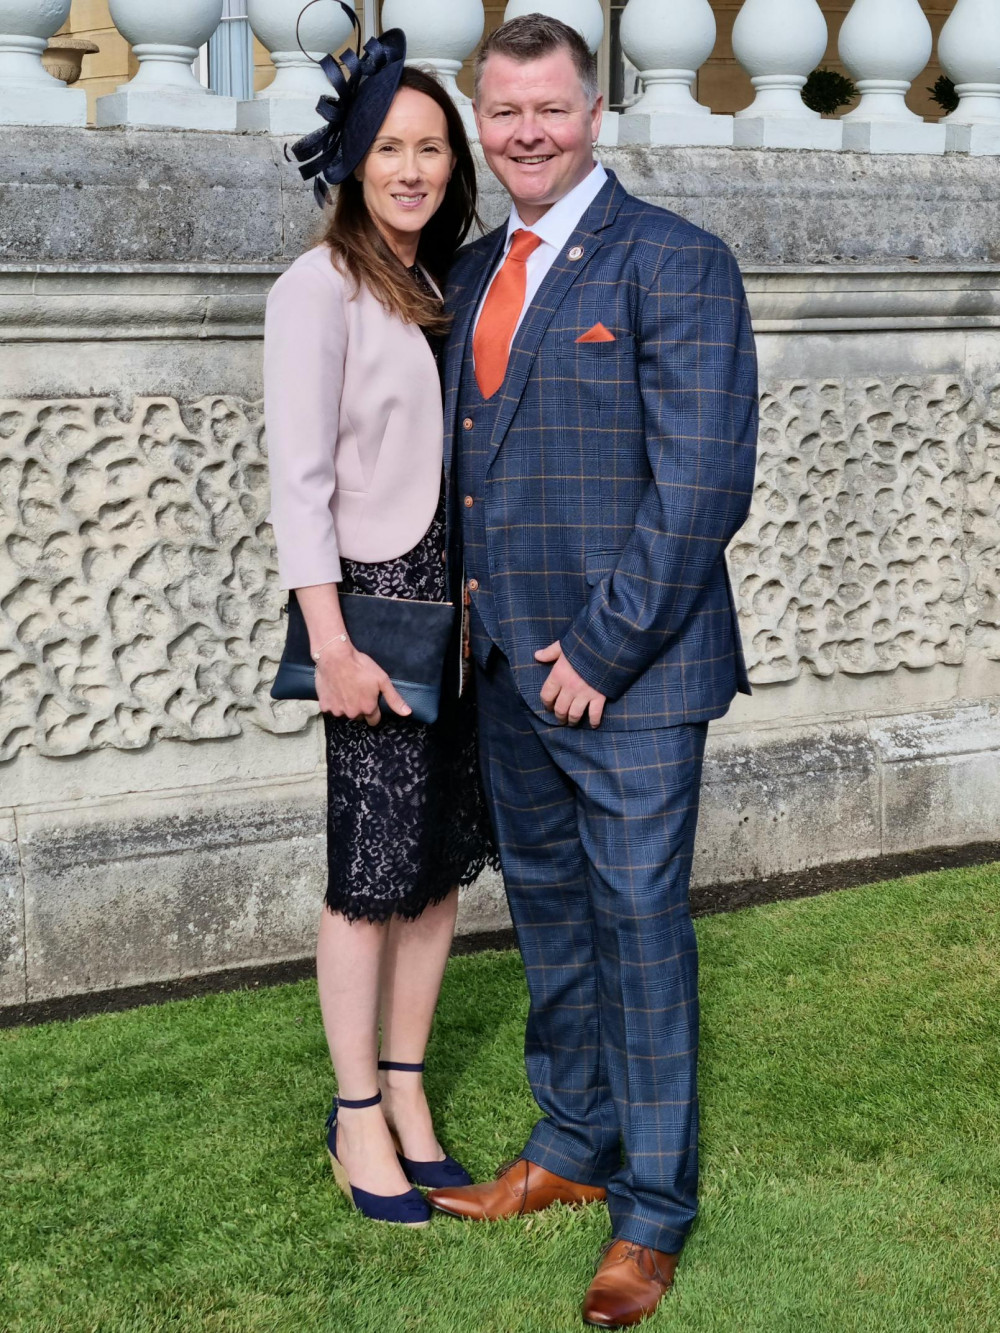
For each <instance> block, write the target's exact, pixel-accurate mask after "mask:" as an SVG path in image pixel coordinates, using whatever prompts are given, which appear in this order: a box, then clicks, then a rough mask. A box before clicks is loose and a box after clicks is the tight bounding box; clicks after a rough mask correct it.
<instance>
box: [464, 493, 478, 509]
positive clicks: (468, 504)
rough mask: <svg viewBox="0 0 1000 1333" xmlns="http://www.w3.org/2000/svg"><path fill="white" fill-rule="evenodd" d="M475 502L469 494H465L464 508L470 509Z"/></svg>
mask: <svg viewBox="0 0 1000 1333" xmlns="http://www.w3.org/2000/svg"><path fill="white" fill-rule="evenodd" d="M475 503H476V502H475V500H473V498H472V496H471V495H467V496H466V497H465V507H466V509H471V508H472V506H473V505H474V504H475Z"/></svg>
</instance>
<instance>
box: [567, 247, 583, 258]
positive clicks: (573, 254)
mask: <svg viewBox="0 0 1000 1333" xmlns="http://www.w3.org/2000/svg"><path fill="white" fill-rule="evenodd" d="M566 258H567V259H572V260H574V261H576V260H577V259H582V258H583V246H582V245H574V246H573V249H572V250H570V252H569V254H568V255H567V256H566Z"/></svg>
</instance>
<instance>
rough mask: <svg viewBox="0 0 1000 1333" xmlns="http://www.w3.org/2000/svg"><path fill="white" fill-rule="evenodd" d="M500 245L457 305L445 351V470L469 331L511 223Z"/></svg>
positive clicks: (498, 237)
mask: <svg viewBox="0 0 1000 1333" xmlns="http://www.w3.org/2000/svg"><path fill="white" fill-rule="evenodd" d="M494 239H495V242H496V244H495V245H494V246H493V247H492V248H491V249H490V250H489V251H487V253H486V256H485V258H484V259H483V261H482V264H481V266H480V268H479V269H478V271H477V272H476V273H475V274H474V275H473V276H472V279H471V281H470V282H469V283H468V285H467V286H466V287H465V288H464V289H463V290H462V293H461V295H460V296H459V299H458V301H457V302H455V303H454V304H453V310H452V313H453V316H454V318H453V322H452V326H451V333H450V334H449V335H448V343H447V346H446V348H445V354H444V385H445V415H444V465H445V471H446V472H450V471H451V462H452V458H453V456H454V443H455V430H456V423H457V418H458V396H459V390H460V388H461V383H462V366H463V363H464V361H465V349H466V344H467V343H468V339H469V330H470V329H471V327H472V321H473V319H474V318H475V314H476V311H477V310H478V309H479V302H480V301H481V300H482V296H483V289H484V288H485V286H486V283H487V281H488V279H489V277H490V274H491V273H492V272H493V269H494V268H495V267H496V263H497V260H498V259H499V257H500V252H501V250H502V249H503V247H504V245H505V244H506V241H507V224H506V222H505V223H504V224H503V226H502V227H498V228H497V230H496V232H495V233H494Z"/></svg>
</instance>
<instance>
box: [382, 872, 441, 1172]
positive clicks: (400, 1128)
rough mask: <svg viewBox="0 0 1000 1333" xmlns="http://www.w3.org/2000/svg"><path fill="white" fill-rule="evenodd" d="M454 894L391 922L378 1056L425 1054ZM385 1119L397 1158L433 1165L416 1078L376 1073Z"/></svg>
mask: <svg viewBox="0 0 1000 1333" xmlns="http://www.w3.org/2000/svg"><path fill="white" fill-rule="evenodd" d="M457 912H458V890H457V889H455V891H454V892H453V893H450V894H449V895H448V897H447V898H445V899H444V901H443V902H440V903H436V904H434V905H433V906H431V907H428V908H426V909H425V910H424V911H423V912H422V913H421V915H420V916H419V917H417V919H416V920H415V921H401V920H399V919H398V918H394V919H393V921H392V924H391V925H390V927H389V940H388V945H387V947H386V952H385V962H384V966H383V971H382V1058H383V1059H384V1060H399V1061H401V1062H402V1063H404V1064H419V1063H420V1062H421V1061H422V1060H423V1058H424V1052H425V1051H426V1050H427V1040H428V1038H429V1037H430V1033H431V1024H432V1023H433V1021H434V1010H435V1009H436V1007H437V1002H438V995H439V993H440V991H441V979H442V977H443V976H444V968H445V963H446V962H447V961H448V953H449V951H450V949H451V941H452V937H453V936H454V934H455V917H456V915H457ZM379 1079H380V1081H381V1085H382V1091H383V1095H384V1103H383V1104H384V1106H385V1112H386V1119H387V1120H388V1121H389V1124H391V1125H392V1126H393V1127H394V1128H395V1129H396V1131H397V1132H398V1134H399V1137H400V1141H401V1143H402V1146H403V1155H404V1156H405V1157H409V1158H410V1159H411V1161H415V1162H436V1161H440V1160H441V1159H442V1158H443V1157H444V1153H443V1152H442V1150H441V1147H440V1145H439V1143H438V1141H437V1138H436V1137H435V1134H434V1125H433V1122H432V1120H431V1113H430V1110H429V1108H428V1106H427V1101H426V1098H425V1097H424V1086H423V1079H422V1078H421V1076H420V1075H419V1074H408V1073H398V1072H395V1071H393V1070H382V1071H381V1072H380V1073H379Z"/></svg>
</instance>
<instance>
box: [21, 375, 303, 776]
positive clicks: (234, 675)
mask: <svg viewBox="0 0 1000 1333" xmlns="http://www.w3.org/2000/svg"><path fill="white" fill-rule="evenodd" d="M262 431H263V424H262V412H261V407H260V404H256V403H246V402H241V401H238V400H237V399H234V398H221V397H220V398H205V399H202V400H201V401H199V402H196V403H190V404H186V405H179V404H178V403H177V402H175V401H173V400H171V399H136V400H135V401H134V403H133V406H132V409H131V412H130V413H129V414H127V415H126V414H121V413H120V412H119V410H118V409H117V407H116V405H115V403H114V402H113V401H112V400H110V399H104V398H91V399H72V400H64V401H55V402H44V401H31V400H25V401H0V757H2V758H9V757H10V756H12V755H13V754H15V753H16V752H17V751H18V750H20V749H21V748H23V747H25V746H34V747H35V748H36V749H37V750H38V751H39V752H40V753H42V754H47V755H67V754H75V753H78V752H80V751H83V750H88V749H94V748H97V747H101V746H114V747H118V748H124V749H131V748H137V747H140V746H143V745H145V744H147V742H149V741H150V740H152V739H155V738H159V737H178V738H182V739H185V740H202V739H205V738H209V737H219V736H233V735H236V734H238V733H239V732H240V731H241V730H242V728H243V725H244V723H245V722H246V721H247V720H248V719H249V720H252V721H253V722H254V723H255V724H256V725H257V726H260V727H263V728H265V729H267V730H269V731H295V730H300V729H301V728H302V727H303V726H304V725H305V723H306V721H307V718H308V716H309V710H308V707H307V706H306V705H299V704H291V705H281V706H279V707H277V708H275V707H274V706H273V705H272V703H271V701H270V699H269V698H268V684H267V682H268V681H269V680H270V677H271V676H272V675H273V671H274V666H275V663H276V662H277V660H278V658H279V656H280V650H281V643H282V640H283V623H282V617H281V615H280V607H281V604H282V601H283V596H282V594H280V593H279V591H278V588H277V574H276V571H275V564H274V559H273V550H272V540H271V533H270V528H269V526H268V525H267V523H266V514H267V505H268V480H267V460H266V455H265V453H264V446H263V441H262Z"/></svg>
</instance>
